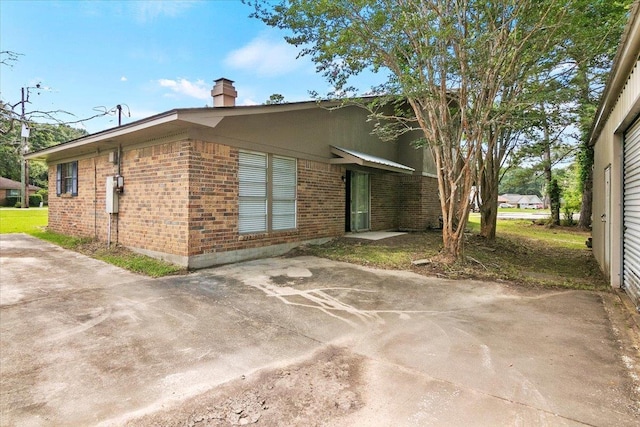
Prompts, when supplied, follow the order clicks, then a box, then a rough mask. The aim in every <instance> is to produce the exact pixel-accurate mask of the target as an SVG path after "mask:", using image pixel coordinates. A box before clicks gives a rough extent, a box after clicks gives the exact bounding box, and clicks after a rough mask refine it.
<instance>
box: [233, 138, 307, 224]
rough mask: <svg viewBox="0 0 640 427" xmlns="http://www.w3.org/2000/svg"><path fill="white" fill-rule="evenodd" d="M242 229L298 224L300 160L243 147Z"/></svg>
mask: <svg viewBox="0 0 640 427" xmlns="http://www.w3.org/2000/svg"><path fill="white" fill-rule="evenodd" d="M238 183H239V194H238V196H239V200H238V204H239V209H238V210H239V220H238V230H239V232H240V233H243V234H246V233H260V232H267V231H271V230H273V231H277V230H290V229H295V228H296V160H295V159H291V158H287V157H280V156H273V155H270V154H265V153H254V152H247V151H241V152H240V153H239V166H238Z"/></svg>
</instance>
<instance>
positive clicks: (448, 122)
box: [245, 0, 571, 262]
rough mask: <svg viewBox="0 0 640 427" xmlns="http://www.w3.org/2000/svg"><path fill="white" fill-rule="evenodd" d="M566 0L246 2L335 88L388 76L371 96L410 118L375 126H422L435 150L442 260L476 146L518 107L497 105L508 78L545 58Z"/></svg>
mask: <svg viewBox="0 0 640 427" xmlns="http://www.w3.org/2000/svg"><path fill="white" fill-rule="evenodd" d="M569 1H571V0H323V1H317V0H282V1H279V2H275V3H274V2H273V1H271V0H245V3H248V4H250V5H251V6H252V7H253V8H254V13H253V16H255V17H257V18H260V19H262V20H263V21H264V22H265V23H267V24H268V25H270V26H273V27H276V28H280V29H283V30H285V31H287V32H288V33H289V34H290V35H289V36H286V37H285V38H286V40H287V41H288V42H289V43H291V44H293V45H295V46H297V47H299V48H300V49H301V50H300V55H308V56H310V57H311V58H312V60H313V61H314V62H315V64H316V66H317V70H318V71H319V72H321V73H322V74H323V75H324V76H325V77H326V78H327V80H328V82H329V83H330V84H331V85H332V86H333V87H334V88H335V92H334V94H341V95H343V96H344V95H345V94H349V93H353V92H352V91H350V89H351V88H350V87H349V82H350V78H351V77H353V76H354V75H357V74H359V73H361V72H362V71H365V70H372V71H373V72H377V73H387V74H388V78H387V79H386V82H385V83H384V84H382V85H381V86H379V87H377V88H376V89H375V90H374V93H375V94H385V95H389V96H392V97H396V98H395V99H398V98H401V99H403V100H404V102H406V103H407V105H408V106H409V107H410V113H411V117H407V116H405V115H395V114H392V115H391V116H390V117H388V119H389V120H387V121H386V122H383V124H382V125H379V126H378V127H377V130H378V131H379V132H380V133H382V134H384V133H385V132H386V133H387V136H389V134H393V133H402V132H407V131H410V130H414V129H418V130H420V131H421V136H422V138H421V139H420V141H419V142H417V144H423V145H424V144H426V145H427V146H428V147H429V148H430V149H431V151H432V153H433V156H434V159H435V163H436V167H437V175H438V187H439V193H440V207H441V211H442V222H443V231H442V239H443V248H442V251H441V254H440V258H441V261H445V262H454V261H456V260H460V259H463V257H464V230H465V227H466V225H467V218H468V213H469V210H470V207H471V204H470V195H471V190H472V187H473V185H474V183H475V181H476V180H477V177H478V176H479V173H481V172H482V171H483V169H484V162H483V161H482V156H483V151H482V149H481V146H482V144H483V143H484V142H485V141H486V138H487V135H488V134H489V133H490V130H489V129H493V130H491V132H497V131H499V129H500V128H501V127H502V126H505V125H506V124H507V123H508V118H509V116H510V115H511V114H512V111H513V110H514V109H516V108H521V106H520V105H516V104H517V99H518V98H517V97H513V99H514V101H513V102H507V100H506V99H505V100H504V101H502V102H500V101H501V98H502V97H503V90H504V87H505V83H508V82H512V81H514V79H515V78H516V77H517V78H518V79H519V78H525V79H526V78H527V75H526V73H525V72H524V71H526V70H522V67H520V61H521V58H522V57H523V56H526V55H525V54H526V53H527V52H536V53H537V54H538V55H540V56H542V57H543V56H544V54H545V52H547V51H548V50H549V49H550V46H551V45H552V44H553V39H554V34H555V33H556V30H557V28H558V27H559V26H560V24H561V18H562V15H563V14H564V13H565V5H566V3H567V2H569ZM532 72H533V71H532ZM498 104H500V108H499V109H496V105H498ZM395 110H397V109H395ZM377 111H378V114H381V113H379V111H380V110H377ZM379 118H380V117H377V119H379ZM394 122H395V123H394Z"/></svg>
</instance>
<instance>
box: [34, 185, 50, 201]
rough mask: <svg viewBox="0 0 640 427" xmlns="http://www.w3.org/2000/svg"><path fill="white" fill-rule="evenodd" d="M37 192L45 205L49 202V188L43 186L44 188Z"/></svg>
mask: <svg viewBox="0 0 640 427" xmlns="http://www.w3.org/2000/svg"><path fill="white" fill-rule="evenodd" d="M36 194H39V195H40V196H41V197H42V202H43V203H44V204H45V205H48V204H49V190H47V189H46V188H43V189H40V190H38V192H37V193H36Z"/></svg>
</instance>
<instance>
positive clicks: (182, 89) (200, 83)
mask: <svg viewBox="0 0 640 427" xmlns="http://www.w3.org/2000/svg"><path fill="white" fill-rule="evenodd" d="M158 84H159V85H160V86H161V87H165V88H169V89H171V91H172V92H174V93H176V94H179V95H186V96H189V97H191V98H196V99H205V100H209V98H211V88H210V87H209V85H207V84H206V83H205V82H204V80H196V81H195V82H190V81H189V80H187V79H182V78H179V79H177V80H170V79H160V80H158Z"/></svg>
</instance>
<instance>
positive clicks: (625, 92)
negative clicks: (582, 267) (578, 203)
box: [591, 61, 640, 287]
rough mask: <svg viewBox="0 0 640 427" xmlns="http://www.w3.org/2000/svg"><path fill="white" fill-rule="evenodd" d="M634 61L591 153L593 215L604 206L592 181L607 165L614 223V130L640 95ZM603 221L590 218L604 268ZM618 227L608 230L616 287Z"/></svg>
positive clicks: (617, 187) (617, 167) (617, 146)
mask: <svg viewBox="0 0 640 427" xmlns="http://www.w3.org/2000/svg"><path fill="white" fill-rule="evenodd" d="M638 64H640V61H638V62H637V63H636V66H635V68H634V69H633V70H632V72H631V73H630V75H629V76H628V78H627V82H626V84H625V86H624V88H623V89H622V91H621V93H620V94H619V97H618V100H617V103H616V104H615V106H614V108H613V109H612V110H611V112H610V114H609V116H608V118H607V122H606V124H605V126H604V128H603V129H602V132H601V133H600V136H599V137H598V140H597V141H596V144H595V146H594V152H595V153H594V154H595V164H594V170H593V173H594V175H593V182H594V193H593V218H594V219H599V218H600V215H601V214H602V213H604V212H605V211H606V209H605V206H604V204H605V196H604V193H603V192H597V191H595V189H596V183H602V182H604V171H605V169H606V168H607V166H610V167H611V177H612V181H611V212H610V213H611V218H612V220H613V221H614V222H613V224H615V221H616V218H617V219H618V221H619V220H620V219H621V218H622V211H621V206H622V200H621V195H622V180H620V179H618V177H621V176H622V168H623V165H622V164H621V160H622V143H621V140H622V135H620V134H616V132H619V131H620V129H619V128H620V125H621V124H622V123H624V122H625V121H627V120H629V118H630V116H631V115H632V113H631V110H632V108H633V106H634V104H635V102H636V99H637V97H638V94H640V72H639V70H638V69H639V67H638ZM605 224H606V223H604V222H601V221H599V220H594V221H593V222H592V226H593V229H592V233H591V234H592V236H593V255H594V256H595V258H596V260H598V263H599V264H600V266H602V267H603V268H604V266H605V265H606V262H605V250H604V248H605V245H604V238H605V235H606V233H605V230H604V226H605ZM621 231H622V229H621V227H615V226H613V227H611V233H610V242H611V245H610V248H611V257H610V261H611V270H610V277H611V285H612V286H615V287H617V286H620V285H622V274H621V273H622V265H621V262H622V253H621V245H620V242H621V241H622V233H621Z"/></svg>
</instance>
